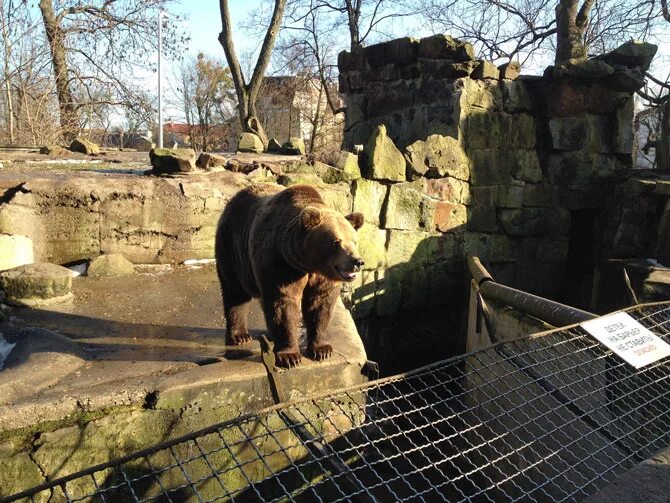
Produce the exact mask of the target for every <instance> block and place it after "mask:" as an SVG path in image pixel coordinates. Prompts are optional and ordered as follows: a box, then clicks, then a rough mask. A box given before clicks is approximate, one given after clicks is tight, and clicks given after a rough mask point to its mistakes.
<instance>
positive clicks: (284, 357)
mask: <svg viewBox="0 0 670 503" xmlns="http://www.w3.org/2000/svg"><path fill="white" fill-rule="evenodd" d="M275 359H276V362H277V366H278V367H284V368H291V367H297V366H298V365H300V359H301V357H300V351H278V352H276V353H275Z"/></svg>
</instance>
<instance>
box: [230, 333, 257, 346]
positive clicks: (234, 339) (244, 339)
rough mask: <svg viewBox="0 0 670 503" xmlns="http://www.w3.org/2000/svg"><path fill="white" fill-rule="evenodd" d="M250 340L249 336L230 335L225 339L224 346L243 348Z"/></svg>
mask: <svg viewBox="0 0 670 503" xmlns="http://www.w3.org/2000/svg"><path fill="white" fill-rule="evenodd" d="M251 340H252V339H251V336H250V335H249V334H238V335H231V336H230V337H226V345H229V346H243V345H244V344H249V343H250V342H251Z"/></svg>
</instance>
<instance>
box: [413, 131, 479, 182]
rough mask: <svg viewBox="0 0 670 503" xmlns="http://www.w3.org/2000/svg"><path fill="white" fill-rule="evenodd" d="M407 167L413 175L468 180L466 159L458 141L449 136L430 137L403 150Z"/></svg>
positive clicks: (468, 167) (468, 173)
mask: <svg viewBox="0 0 670 503" xmlns="http://www.w3.org/2000/svg"><path fill="white" fill-rule="evenodd" d="M405 157H406V158H407V165H408V167H409V169H410V170H411V172H412V174H413V175H416V176H426V177H429V178H439V177H444V176H450V177H453V178H456V179H458V180H463V181H467V180H468V179H469V178H470V166H469V162H468V157H467V155H466V153H465V151H464V150H463V148H462V147H461V145H460V143H459V142H458V140H456V139H455V138H452V137H450V136H443V135H436V134H435V135H430V136H429V137H428V138H426V140H425V141H422V140H417V141H415V142H414V143H412V144H410V145H408V146H407V147H406V149H405Z"/></svg>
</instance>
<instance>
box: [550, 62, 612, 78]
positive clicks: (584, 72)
mask: <svg viewBox="0 0 670 503" xmlns="http://www.w3.org/2000/svg"><path fill="white" fill-rule="evenodd" d="M554 71H555V72H557V73H558V75H559V76H561V77H563V76H565V77H573V78H577V79H600V78H603V77H607V76H608V75H612V74H613V73H614V68H612V67H611V66H610V65H608V64H607V63H606V62H605V61H602V60H600V59H587V60H585V61H584V60H578V59H574V60H573V59H571V60H570V61H569V62H567V63H565V64H563V65H561V66H559V67H557V68H556V69H555V70H554Z"/></svg>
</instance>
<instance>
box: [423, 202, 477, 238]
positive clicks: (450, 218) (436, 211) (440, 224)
mask: <svg viewBox="0 0 670 503" xmlns="http://www.w3.org/2000/svg"><path fill="white" fill-rule="evenodd" d="M421 213H422V216H421V223H422V226H423V228H424V229H425V230H427V231H431V232H432V231H440V232H455V231H463V230H465V224H466V222H467V220H468V212H467V207H466V206H464V205H462V204H456V203H448V202H445V201H436V200H434V199H429V198H423V200H422V202H421Z"/></svg>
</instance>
